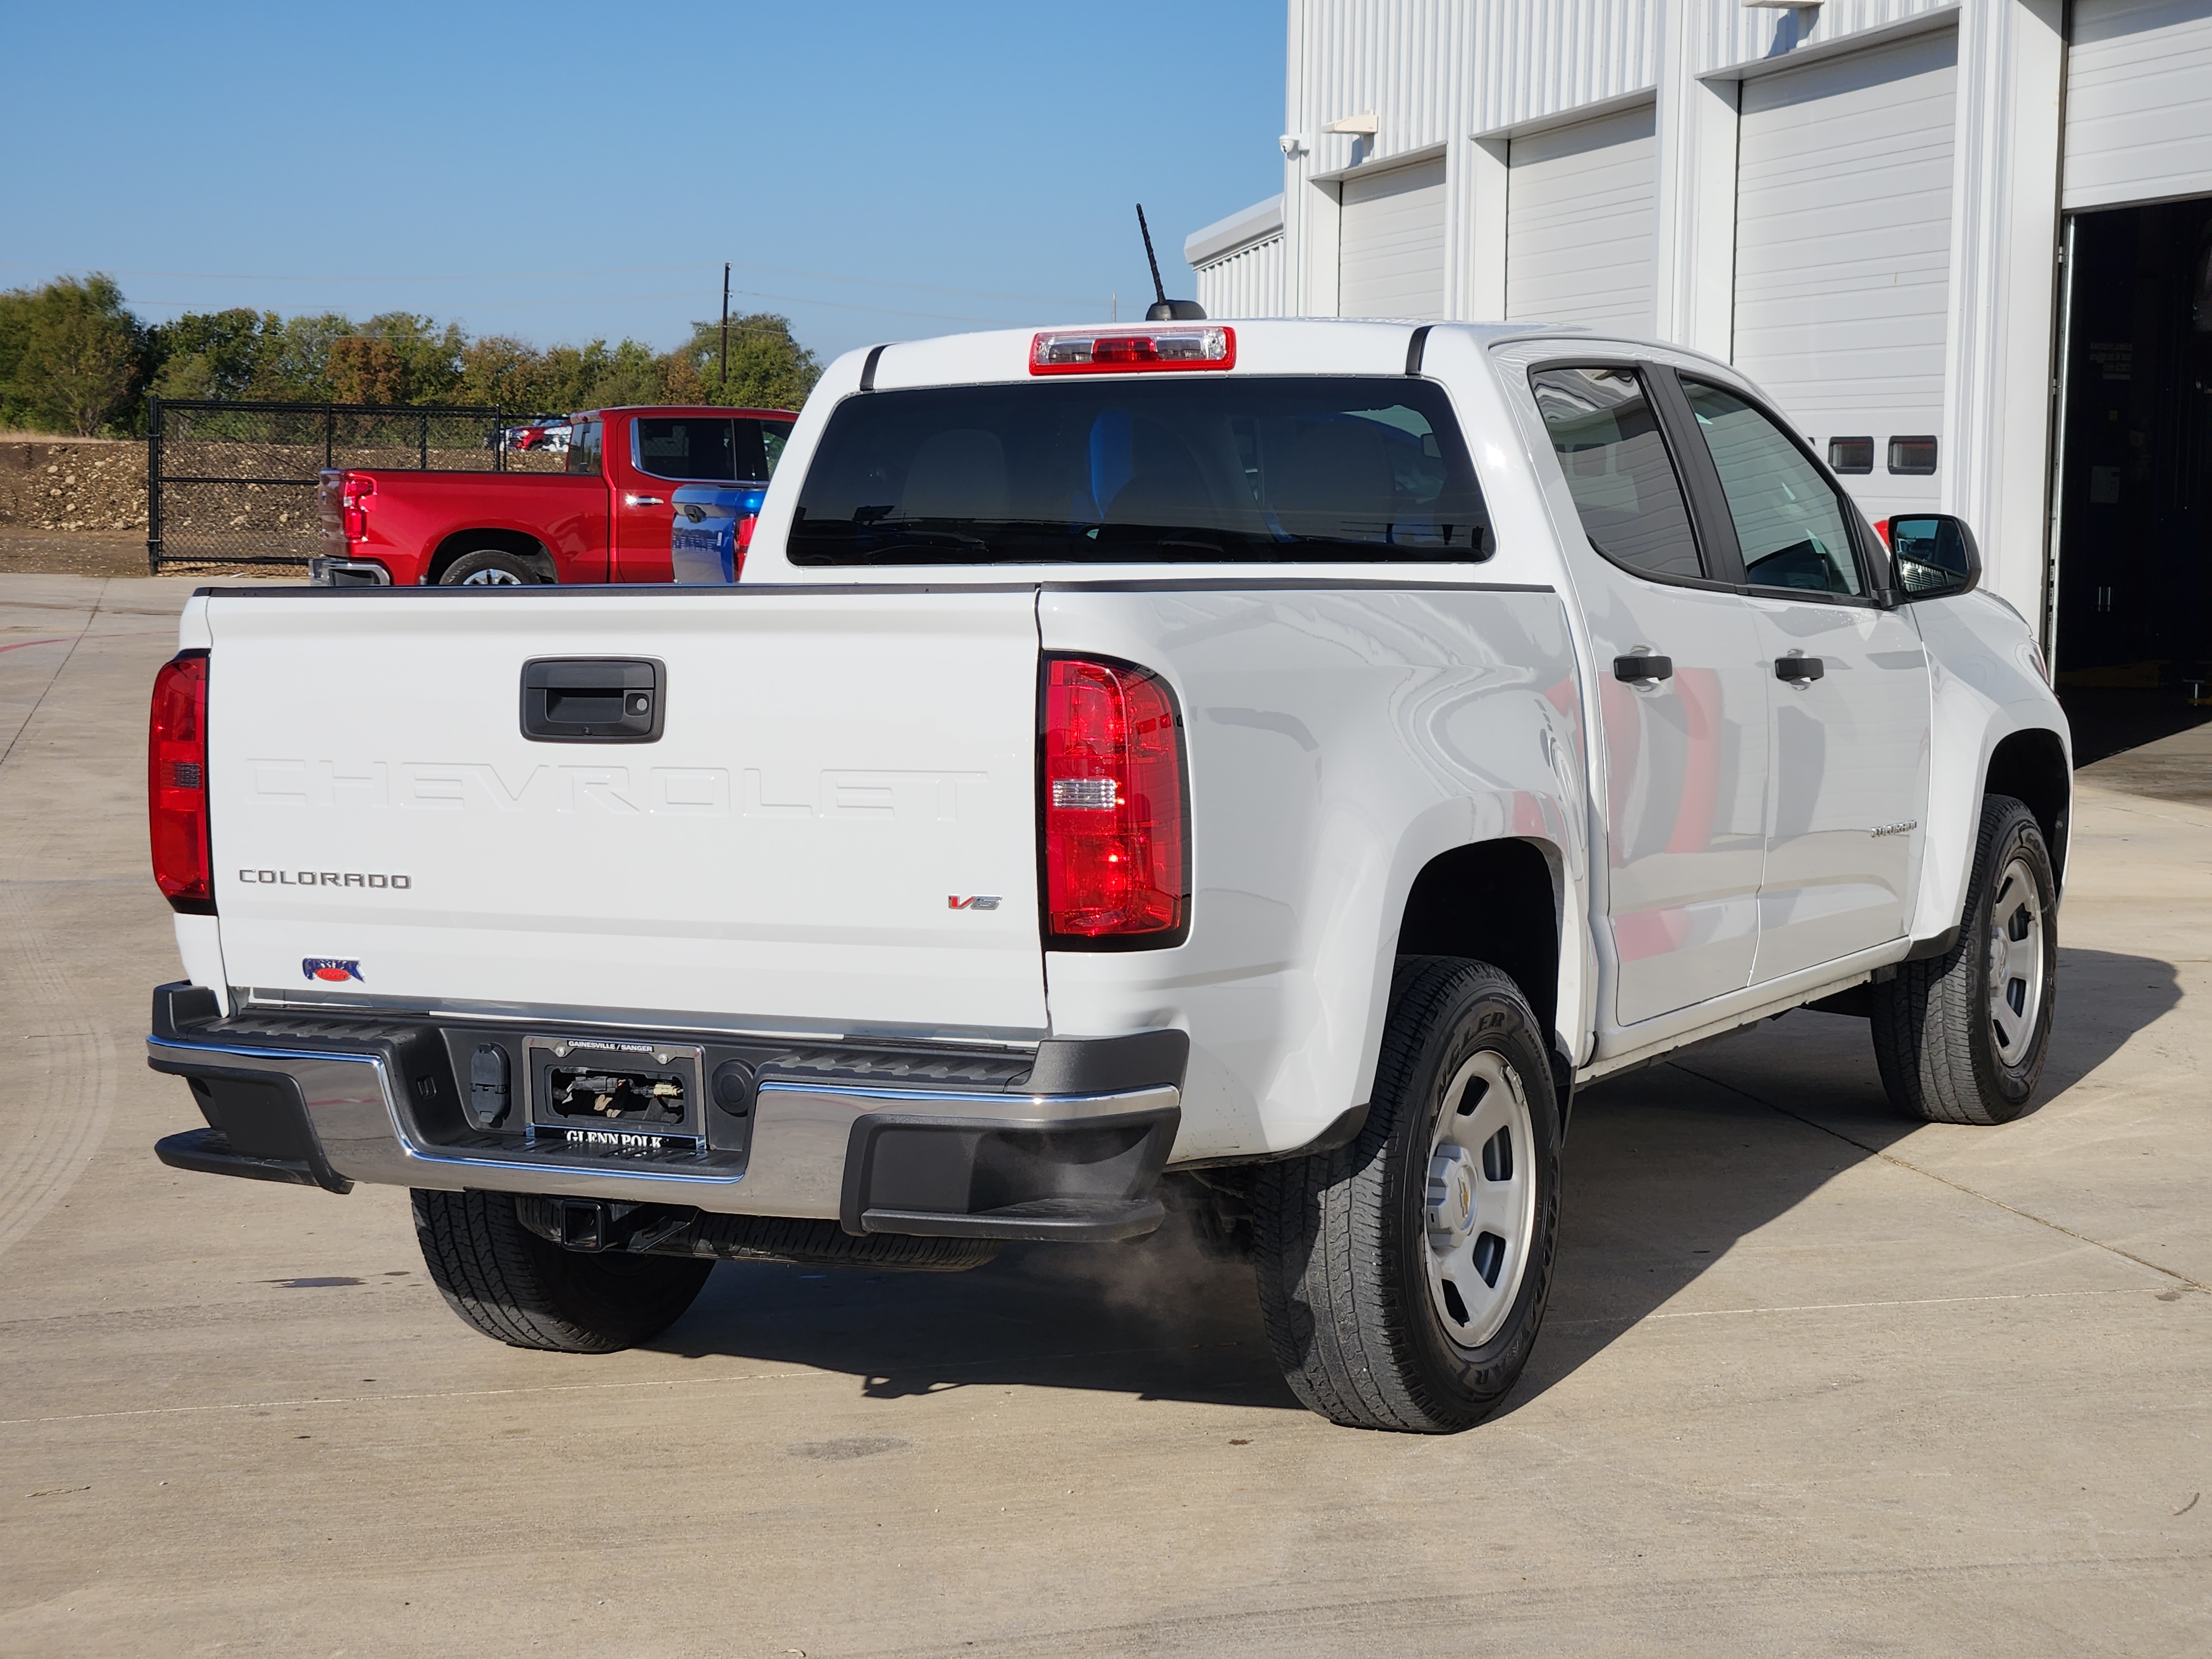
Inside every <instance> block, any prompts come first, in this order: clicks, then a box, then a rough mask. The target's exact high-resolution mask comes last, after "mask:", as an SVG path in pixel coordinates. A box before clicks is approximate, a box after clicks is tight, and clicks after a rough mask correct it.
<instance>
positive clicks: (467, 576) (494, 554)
mask: <svg viewBox="0 0 2212 1659" xmlns="http://www.w3.org/2000/svg"><path fill="white" fill-rule="evenodd" d="M552 580H553V578H552V576H551V574H550V573H549V572H548V570H547V568H546V566H545V562H544V560H542V559H538V558H533V557H532V556H529V555H527V554H523V553H510V552H508V551H507V550H506V549H505V548H501V547H488V548H485V549H483V550H482V551H480V552H476V553H464V554H462V555H461V556H460V557H459V558H458V559H455V560H454V561H453V563H451V564H449V565H447V567H446V568H445V571H444V573H443V574H441V575H440V576H439V578H438V586H441V587H538V586H545V585H548V584H550V582H551V581H552Z"/></svg>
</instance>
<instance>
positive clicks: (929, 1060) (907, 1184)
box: [146, 987, 1188, 1238]
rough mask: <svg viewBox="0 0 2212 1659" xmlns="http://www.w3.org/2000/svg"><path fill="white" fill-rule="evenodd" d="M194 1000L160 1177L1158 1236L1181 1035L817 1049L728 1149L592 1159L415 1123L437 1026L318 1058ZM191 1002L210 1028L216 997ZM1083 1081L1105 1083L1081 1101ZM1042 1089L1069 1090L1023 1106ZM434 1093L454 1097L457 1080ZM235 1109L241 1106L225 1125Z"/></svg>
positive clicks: (755, 1109)
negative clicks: (876, 1071) (904, 1066)
mask: <svg viewBox="0 0 2212 1659" xmlns="http://www.w3.org/2000/svg"><path fill="white" fill-rule="evenodd" d="M190 991H191V987H162V993H163V994H171V996H170V1001H169V1002H168V1003H167V1004H166V1005H165V1003H164V1001H163V995H162V994H157V995H156V999H155V1031H154V1033H153V1034H152V1035H151V1036H149V1037H148V1039H147V1045H146V1046H147V1060H148V1064H149V1066H152V1067H153V1069H154V1070H155V1071H158V1072H163V1073H170V1074H173V1075H176V1076H180V1077H184V1078H185V1079H190V1080H192V1083H193V1091H194V1093H195V1095H196V1096H197V1097H198V1098H199V1101H200V1104H201V1108H202V1110H203V1113H204V1115H206V1116H207V1118H208V1120H209V1123H210V1129H211V1130H212V1131H214V1133H213V1134H210V1133H207V1132H195V1133H193V1134H191V1135H186V1136H178V1137H173V1138H172V1139H171V1140H170V1141H169V1142H165V1143H164V1144H163V1149H162V1156H163V1157H164V1158H165V1161H168V1162H171V1163H172V1164H175V1165H176V1166H177V1167H180V1168H188V1169H196V1170H221V1171H222V1172H224V1173H230V1174H236V1175H243V1176H254V1177H257V1178H261V1179H275V1180H283V1181H294V1182H300V1183H301V1184H307V1183H309V1182H312V1183H313V1184H318V1185H321V1186H323V1187H325V1188H328V1189H330V1190H332V1191H339V1192H343V1191H344V1190H346V1188H348V1187H349V1185H350V1184H351V1183H354V1182H370V1183H374V1184H381V1185H386V1186H399V1187H422V1188H445V1189H447V1190H454V1191H458V1190H462V1189H466V1188H476V1189H481V1190H486V1191H492V1192H507V1193H532V1194H546V1195H551V1196H559V1197H572V1198H596V1199H603V1200H612V1201H617V1202H629V1203H650V1204H661V1205H669V1204H675V1205H689V1206H695V1207H696V1208H699V1209H702V1210H705V1211H708V1212H716V1213H724V1214H732V1215H767V1216H792V1217H811V1218H836V1219H838V1220H839V1221H841V1222H842V1224H843V1225H844V1227H845V1229H846V1231H848V1232H854V1233H860V1232H903V1233H927V1234H939V1235H951V1236H957V1237H1037V1238H1042V1237H1056V1238H1082V1237H1089V1238H1097V1237H1126V1236H1127V1235H1129V1234H1130V1233H1132V1232H1138V1231H1150V1230H1151V1228H1152V1226H1155V1225H1158V1220H1159V1218H1160V1213H1161V1212H1160V1206H1159V1205H1158V1201H1157V1200H1156V1199H1155V1198H1154V1197H1153V1191H1152V1189H1153V1188H1154V1187H1155V1186H1156V1185H1157V1184H1158V1175H1159V1170H1160V1168H1161V1166H1162V1165H1163V1164H1164V1163H1165V1162H1166V1160H1167V1157H1168V1153H1169V1151H1170V1148H1171V1146H1172V1145H1173V1143H1174V1139H1175V1133H1176V1127H1177V1125H1178V1124H1179V1123H1180V1121H1181V1116H1182V1113H1181V1083H1182V1064H1183V1059H1184V1056H1185V1055H1186V1054H1187V1053H1188V1043H1187V1041H1185V1040H1184V1039H1183V1038H1182V1033H1180V1032H1158V1033H1142V1034H1138V1035H1136V1036H1129V1037H1120V1038H1103V1039H1092V1040H1089V1041H1088V1042H1071V1041H1069V1040H1066V1039H1061V1040H1059V1041H1058V1042H1056V1043H1051V1042H1048V1043H1047V1044H1044V1045H1041V1047H1040V1050H1039V1051H1038V1052H1037V1054H1035V1055H1033V1056H1027V1057H1025V1056H1023V1055H1021V1054H1012V1055H1006V1054H1001V1055H999V1056H997V1057H996V1060H997V1063H996V1065H995V1066H977V1065H972V1064H971V1065H963V1066H951V1067H950V1068H949V1069H952V1070H956V1071H957V1070H966V1071H968V1072H969V1073H976V1072H978V1071H980V1072H981V1073H983V1074H984V1079H985V1080H984V1081H983V1082H982V1083H981V1084H980V1085H973V1086H951V1087H944V1086H929V1085H922V1086H917V1085H914V1084H911V1083H906V1082H900V1083H896V1084H894V1085H872V1084H870V1083H868V1082H866V1081H861V1080H859V1079H854V1078H840V1077H838V1076H836V1071H837V1070H838V1062H839V1060H840V1056H837V1055H836V1054H831V1055H829V1057H828V1058H827V1059H826V1060H824V1059H823V1058H822V1057H821V1054H820V1051H819V1049H818V1048H815V1049H809V1050H808V1051H807V1052H806V1054H805V1056H804V1057H803V1063H804V1065H805V1069H806V1070H807V1071H808V1072H809V1073H815V1074H810V1075H794V1074H793V1073H794V1071H795V1070H796V1069H797V1066H778V1065H777V1064H776V1063H775V1060H774V1059H773V1058H771V1059H769V1060H767V1061H766V1062H764V1063H763V1064H761V1066H759V1069H758V1079H757V1089H756V1092H755V1094H754V1097H753V1101H752V1106H751V1111H750V1126H749V1133H747V1134H746V1135H745V1136H744V1140H743V1143H742V1146H741V1147H739V1148H738V1149H735V1150H722V1149H718V1150H715V1151H714V1152H708V1151H707V1150H705V1148H704V1147H703V1146H702V1149H701V1151H700V1152H699V1154H698V1155H697V1156H696V1157H669V1158H659V1157H652V1158H635V1157H631V1156H628V1155H625V1154H621V1153H612V1152H611V1153H607V1154H605V1155H593V1154H590V1153H580V1152H576V1151H574V1150H572V1148H571V1146H569V1145H568V1144H564V1142H563V1141H562V1139H561V1138H559V1137H554V1138H552V1139H550V1140H548V1139H541V1138H540V1136H539V1134H538V1133H536V1132H533V1131H532V1130H531V1129H530V1127H528V1123H527V1118H528V1114H527V1112H525V1113H524V1114H522V1116H521V1118H520V1121H519V1122H518V1126H517V1127H516V1129H515V1130H514V1131H513V1133H507V1134H505V1135H498V1134H491V1133H481V1132H477V1133H453V1132H450V1131H449V1132H447V1133H441V1132H440V1131H439V1130H438V1129H437V1128H436V1127H435V1123H434V1122H433V1121H432V1120H433V1118H434V1116H435V1114H433V1113H430V1112H428V1111H426V1110H425V1109H423V1108H422V1102H423V1101H435V1099H436V1098H437V1097H438V1091H439V1088H440V1087H441V1081H440V1079H439V1077H438V1074H437V1073H438V1068H439V1066H440V1065H441V1063H442V1056H443V1054H444V1053H445V1049H444V1047H443V1044H442V1042H441V1030H440V1029H439V1028H438V1027H437V1026H436V1025H435V1024H434V1023H433V1022H431V1021H428V1020H427V1019H425V1020H423V1021H421V1022H416V1023H410V1022H395V1021H393V1020H392V1019H389V1018H375V1019H364V1020H363V1021H362V1022H360V1023H359V1032H358V1036H356V1037H355V1038H354V1039H353V1040H350V1041H349V1038H348V1034H347V1030H346V1023H345V1022H343V1021H331V1020H323V1019H317V1020H313V1021H310V1022H305V1024H306V1026H307V1028H308V1030H309V1032H310V1035H309V1036H307V1040H306V1041H301V1040H300V1033H298V1032H295V1033H293V1034H292V1035H291V1040H289V1041H288V1040H287V1036H286V1034H285V1033H284V1032H283V1030H278V1029H272V1028H274V1027H281V1026H282V1025H283V1022H282V1021H270V1020H259V1021H257V1020H254V1019H252V1018H244V1019H232V1020H218V1019H209V1020H205V1021H202V1022H198V1023H191V1022H190V1021H189V1018H188V1019H187V1021H186V1022H185V1023H179V1020H178V1018H176V1013H175V1012H174V1011H175V1010H177V1009H178V1008H179V1007H181V1006H183V1005H184V1004H185V1003H186V1002H187V1001H188V1000H191V999H189V998H188V997H186V996H183V995H178V993H187V992H190ZM197 996H198V997H201V998H206V1004H205V1006H206V1008H207V1011H208V1012H212V998H207V997H206V994H205V993H204V992H201V993H197ZM295 1024H301V1022H295ZM773 1047H774V1045H769V1048H771V1049H772V1048H773ZM1055 1048H1056V1049H1057V1051H1058V1052H1056V1053H1054V1054H1049V1055H1048V1054H1046V1053H1045V1052H1044V1051H1045V1050H1048V1049H1055ZM1085 1050H1095V1052H1092V1053H1087V1054H1086V1053H1085V1052H1083V1051H1085ZM868 1052H869V1055H870V1057H871V1058H870V1060H869V1061H868V1062H867V1064H870V1065H872V1066H877V1067H879V1068H882V1069H887V1070H893V1071H896V1069H898V1067H897V1066H896V1058H895V1057H894V1061H893V1063H892V1064H891V1065H890V1066H885V1065H884V1060H883V1056H884V1054H885V1053H886V1050H885V1048H884V1045H880V1044H870V1045H869V1051H868ZM913 1052H914V1053H915V1055H916V1056H917V1058H918V1059H919V1060H921V1062H922V1065H921V1067H920V1069H925V1070H927V1071H933V1072H939V1073H942V1072H944V1071H945V1070H947V1069H948V1067H947V1066H946V1065H945V1063H944V1060H945V1056H944V1055H943V1054H942V1053H941V1052H940V1051H938V1050H935V1049H930V1048H917V1049H915V1051H913ZM994 1070H995V1071H996V1072H997V1073H1000V1075H999V1076H996V1077H993V1076H991V1075H989V1073H991V1072H993V1071H994ZM403 1073H404V1075H403ZM816 1074H818V1075H816ZM1086 1077H1089V1078H1092V1079H1097V1080H1098V1081H1099V1082H1100V1083H1103V1085H1107V1086H1103V1087H1097V1088H1084V1087H1082V1086H1080V1085H1082V1084H1083V1083H1084V1082H1085V1079H1086ZM1031 1080H1039V1081H1047V1082H1054V1081H1057V1082H1066V1083H1073V1084H1075V1085H1078V1086H1077V1087H1076V1088H1074V1089H1071V1090H1066V1091H1060V1090H1054V1091H1051V1092H1032V1091H1030V1088H1029V1087H1028V1086H1027V1085H1029V1083H1030V1081H1031ZM442 1086H444V1087H447V1088H451V1087H453V1079H452V1078H451V1074H450V1072H448V1073H447V1074H446V1076H445V1078H444V1079H443V1084H442ZM226 1101H230V1102H237V1103H241V1104H234V1105H232V1106H230V1107H229V1108H228V1115H229V1118H230V1120H231V1121H228V1122H227V1121H224V1120H225V1110H226V1109H225V1104H224V1103H225V1102H226ZM248 1105H250V1108H251V1109H250V1111H249V1110H248V1109H247V1107H248ZM272 1125H273V1126H275V1127H270V1126H272ZM732 1146H733V1147H735V1146H737V1143H736V1142H734V1141H733V1142H732ZM226 1158H228V1159H230V1160H233V1161H234V1163H235V1164H236V1167H226V1164H225V1160H226Z"/></svg>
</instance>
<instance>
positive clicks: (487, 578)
mask: <svg viewBox="0 0 2212 1659" xmlns="http://www.w3.org/2000/svg"><path fill="white" fill-rule="evenodd" d="M456 586H461V587H520V586H522V578H521V577H520V576H518V575H516V574H514V572H513V571H512V570H500V569H489V570H471V571H470V572H469V574H467V575H465V576H464V577H462V578H461V580H459V583H457V584H456Z"/></svg>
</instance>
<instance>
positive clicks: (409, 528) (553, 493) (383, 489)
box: [350, 471, 607, 587]
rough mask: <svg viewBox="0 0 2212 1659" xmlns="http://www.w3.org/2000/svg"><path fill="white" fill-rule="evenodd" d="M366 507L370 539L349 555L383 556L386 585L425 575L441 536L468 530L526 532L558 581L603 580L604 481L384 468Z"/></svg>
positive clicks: (555, 474) (407, 583)
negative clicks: (388, 578)
mask: <svg viewBox="0 0 2212 1659" xmlns="http://www.w3.org/2000/svg"><path fill="white" fill-rule="evenodd" d="M368 476H369V477H372V478H374V480H375V481H376V494H375V495H374V497H373V498H372V501H371V506H370V508H369V511H368V513H367V514H366V517H367V520H368V540H367V541H366V542H356V543H355V544H353V546H352V548H351V550H350V556H352V557H355V558H370V559H375V560H377V561H379V562H381V563H382V564H383V565H384V567H385V568H386V569H387V570H389V571H390V572H391V573H392V585H393V586H398V587H411V586H416V585H417V584H420V583H422V582H426V581H428V580H430V565H431V560H432V558H433V556H435V554H436V552H437V550H438V549H439V547H440V546H441V544H443V543H444V542H445V541H446V540H447V538H449V537H452V536H455V535H458V534H459V533H461V532H465V531H470V530H497V531H504V532H510V533H513V534H518V535H523V536H528V537H530V538H532V539H533V540H535V541H537V542H538V543H540V544H543V545H544V548H545V550H546V551H548V552H549V553H550V554H551V555H552V556H553V564H554V568H555V569H556V572H557V573H558V574H559V576H560V579H561V580H562V581H564V582H603V581H605V580H606V579H607V484H606V481H605V479H604V478H595V477H584V476H574V477H572V476H570V475H569V474H568V473H565V472H383V471H371V472H370V473H369V475H368Z"/></svg>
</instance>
